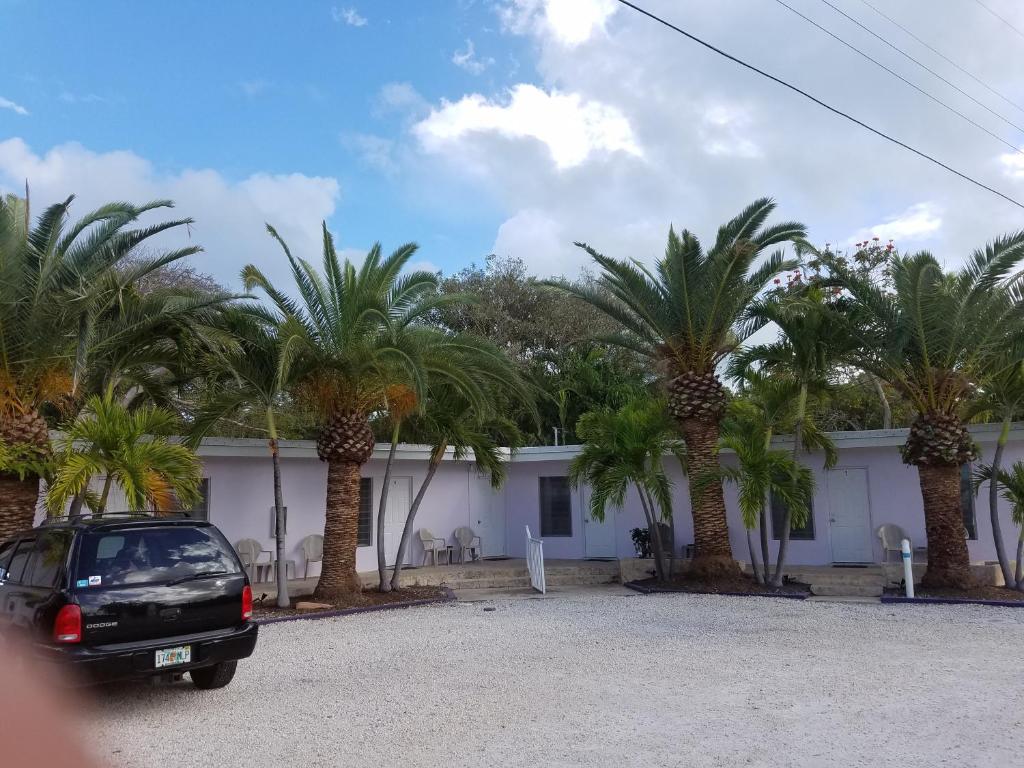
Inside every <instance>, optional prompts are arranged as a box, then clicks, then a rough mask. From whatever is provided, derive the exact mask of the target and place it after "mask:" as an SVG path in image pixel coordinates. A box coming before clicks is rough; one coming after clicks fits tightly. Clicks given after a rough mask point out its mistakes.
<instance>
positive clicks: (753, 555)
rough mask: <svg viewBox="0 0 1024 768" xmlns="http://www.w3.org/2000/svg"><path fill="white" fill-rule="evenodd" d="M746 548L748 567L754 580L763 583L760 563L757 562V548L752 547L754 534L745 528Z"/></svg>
mask: <svg viewBox="0 0 1024 768" xmlns="http://www.w3.org/2000/svg"><path fill="white" fill-rule="evenodd" d="M747 549H749V550H750V568H751V570H753V571H754V581H756V582H757V583H758V584H764V577H763V576H762V575H761V565H760V563H758V562H757V550H756V549H754V536H753V535H752V534H751V532H750V529H749V528H747Z"/></svg>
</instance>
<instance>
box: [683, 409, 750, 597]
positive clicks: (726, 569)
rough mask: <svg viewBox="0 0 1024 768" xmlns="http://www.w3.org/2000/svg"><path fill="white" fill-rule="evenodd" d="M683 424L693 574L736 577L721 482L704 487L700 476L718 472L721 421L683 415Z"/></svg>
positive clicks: (691, 572) (696, 575)
mask: <svg viewBox="0 0 1024 768" xmlns="http://www.w3.org/2000/svg"><path fill="white" fill-rule="evenodd" d="M680 428H681V431H682V433H683V442H684V443H685V444H686V457H687V465H688V467H689V476H688V478H687V479H688V482H689V486H690V505H691V509H692V512H693V543H694V550H695V552H694V558H693V561H692V562H691V563H690V568H689V572H690V574H691V575H692V576H693V577H694V578H696V579H699V580H715V579H720V578H734V577H736V576H738V575H739V567H738V566H737V565H736V561H735V560H734V559H733V556H732V545H731V544H730V543H729V524H728V522H727V520H726V516H725V494H724V493H723V492H722V483H721V482H717V483H711V484H709V485H707V486H706V487H704V488H701V487H700V485H699V479H700V478H703V477H706V476H708V475H718V474H719V473H720V469H721V468H720V465H719V461H718V437H719V422H718V420H717V419H697V418H690V419H682V420H680Z"/></svg>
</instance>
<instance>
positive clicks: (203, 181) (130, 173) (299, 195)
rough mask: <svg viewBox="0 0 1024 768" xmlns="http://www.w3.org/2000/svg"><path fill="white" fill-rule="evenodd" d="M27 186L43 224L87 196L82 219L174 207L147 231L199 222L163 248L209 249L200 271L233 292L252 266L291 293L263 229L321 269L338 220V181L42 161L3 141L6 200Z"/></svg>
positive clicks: (92, 155) (127, 160)
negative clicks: (179, 221)
mask: <svg viewBox="0 0 1024 768" xmlns="http://www.w3.org/2000/svg"><path fill="white" fill-rule="evenodd" d="M25 179H28V182H29V185H30V188H31V195H32V208H33V212H34V213H35V214H38V213H40V212H41V211H42V210H43V208H44V207H45V206H46V205H49V204H51V203H53V202H56V201H58V200H63V199H64V198H65V197H67V196H68V195H70V194H77V195H78V197H77V198H76V200H75V203H74V206H73V210H72V217H73V218H74V217H76V216H81V215H83V214H84V213H86V212H87V211H90V210H92V209H93V208H95V207H97V206H99V205H102V204H103V203H107V202H109V201H111V200H129V201H132V202H146V201H149V200H156V199H161V198H169V199H171V200H173V201H174V202H175V204H176V206H175V209H174V210H173V211H167V210H160V211H156V212H153V213H151V214H148V216H147V221H149V222H153V221H156V220H158V218H159V219H170V218H184V217H189V216H191V217H193V218H195V219H196V222H195V224H194V225H192V226H191V227H190V228H189V230H190V231H189V232H186V231H185V230H184V228H182V229H180V230H178V231H174V232H171V233H167V234H165V235H163V236H161V239H160V240H158V241H155V244H157V245H159V246H160V247H166V248H180V247H184V246H185V245H192V244H196V243H198V244H200V245H202V246H203V248H204V250H205V252H204V253H202V254H199V255H198V256H195V257H193V263H194V265H195V266H196V267H197V268H198V269H200V270H202V271H204V272H208V273H210V274H212V275H214V276H215V277H216V278H217V279H218V280H220V281H221V282H222V283H223V284H225V285H228V286H232V287H234V288H238V287H239V283H238V273H239V271H240V270H241V268H242V266H243V265H245V264H247V263H250V262H251V263H255V264H257V265H258V266H260V267H261V268H262V269H264V270H265V271H266V273H267V274H268V275H269V276H270V277H271V279H273V280H275V281H276V282H278V283H279V284H280V285H282V286H283V287H284V288H285V289H287V288H288V287H290V277H289V276H288V271H287V269H286V267H285V262H284V260H283V258H282V256H281V252H280V249H279V247H278V246H277V245H276V244H275V243H274V242H273V241H272V240H271V239H270V237H268V236H267V234H266V230H265V228H264V224H265V223H266V222H270V223H271V224H273V225H274V226H275V227H277V229H278V231H279V232H280V233H281V235H282V237H284V239H285V241H286V242H288V244H289V245H290V246H291V248H292V252H293V253H295V254H296V255H302V256H304V257H307V258H310V259H311V260H313V261H314V263H316V262H317V260H318V257H319V254H320V250H321V240H320V222H321V220H323V219H329V218H330V217H331V215H332V214H333V213H334V210H335V206H336V205H337V202H338V197H339V194H340V192H339V186H338V182H337V181H336V180H335V179H333V178H329V177H320V176H306V175H303V174H300V173H292V174H274V175H271V174H266V173H255V174H252V175H250V176H248V177H246V178H244V179H241V180H239V181H233V180H230V179H227V178H225V177H224V176H222V175H221V174H220V173H218V172H217V171H214V170H211V169H186V170H182V171H180V172H177V173H164V172H161V171H158V170H157V169H155V168H154V167H153V165H152V164H151V163H150V162H149V161H148V160H146V159H145V158H143V157H141V156H139V155H137V154H135V153H134V152H130V151H124V150H122V151H113V152H102V153H101V152H93V151H91V150H89V149H87V148H85V147H83V146H81V145H80V144H74V143H71V144H61V145H58V146H55V147H53V148H52V149H50V150H49V151H47V152H46V153H45V154H41V155H40V154H36V153H35V152H33V150H32V149H31V148H30V147H29V146H28V145H27V144H26V143H25V142H24V141H23V140H22V139H19V138H14V139H8V140H6V141H0V190H11V191H16V192H17V191H19V190H21V189H22V188H23V185H24V182H25Z"/></svg>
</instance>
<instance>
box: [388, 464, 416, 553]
mask: <svg viewBox="0 0 1024 768" xmlns="http://www.w3.org/2000/svg"><path fill="white" fill-rule="evenodd" d="M411 504H412V478H411V477H392V478H391V480H390V481H389V487H388V503H387V506H386V507H385V508H384V557H385V558H386V560H387V563H388V565H394V564H395V558H396V557H398V544H399V542H400V541H401V540H402V529H403V528H405V521H406V518H408V517H409V506H410V505H411ZM408 555H409V553H408V552H406V558H405V559H406V561H408V559H409V557H408Z"/></svg>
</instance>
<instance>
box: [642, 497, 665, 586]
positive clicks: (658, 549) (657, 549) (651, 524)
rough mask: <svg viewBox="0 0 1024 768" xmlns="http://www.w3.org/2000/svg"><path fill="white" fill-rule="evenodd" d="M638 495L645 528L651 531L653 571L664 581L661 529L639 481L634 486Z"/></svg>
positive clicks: (663, 552)
mask: <svg viewBox="0 0 1024 768" xmlns="http://www.w3.org/2000/svg"><path fill="white" fill-rule="evenodd" d="M636 489H637V493H638V494H639V496H640V506H642V507H643V509H644V517H646V518H647V530H648V531H650V532H651V549H652V550H654V573H655V576H656V577H657V579H658V581H661V582H663V581H665V559H664V558H665V550H664V549H663V548H662V546H661V531H660V530H659V529H658V519H657V518H656V517H655V516H654V506H653V505H652V504H651V500H650V499H649V498H648V497H647V495H646V494H645V493H644V489H643V488H641V487H640V485H639V483H638V484H637V486H636Z"/></svg>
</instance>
